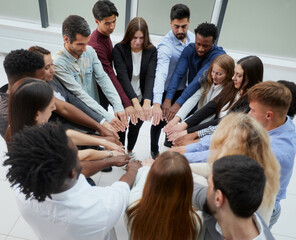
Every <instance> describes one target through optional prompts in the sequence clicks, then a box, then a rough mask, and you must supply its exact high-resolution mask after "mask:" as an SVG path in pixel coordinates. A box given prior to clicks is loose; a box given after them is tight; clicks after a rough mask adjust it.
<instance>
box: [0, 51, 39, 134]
mask: <svg viewBox="0 0 296 240" xmlns="http://www.w3.org/2000/svg"><path fill="white" fill-rule="evenodd" d="M3 66H4V70H5V73H6V75H7V78H8V84H6V85H4V86H3V87H1V89H0V134H1V136H2V137H3V138H4V137H5V132H6V129H7V126H8V98H9V92H10V89H11V88H12V86H13V84H14V83H15V82H16V81H18V80H20V79H21V78H24V77H34V78H38V79H43V78H44V76H45V69H44V61H43V59H42V58H41V57H40V56H38V55H37V54H35V53H32V52H29V51H27V50H24V49H19V50H14V51H11V52H10V53H9V54H8V55H7V56H6V57H5V59H4V62H3Z"/></svg>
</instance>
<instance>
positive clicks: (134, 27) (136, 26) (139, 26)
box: [120, 17, 153, 50]
mask: <svg viewBox="0 0 296 240" xmlns="http://www.w3.org/2000/svg"><path fill="white" fill-rule="evenodd" d="M137 31H141V32H142V33H143V36H144V42H143V49H144V50H147V49H148V48H150V47H152V46H153V45H152V43H151V41H150V37H149V30H148V25H147V23H146V21H145V19H144V18H141V17H135V18H133V19H132V20H131V21H130V22H129V24H128V26H127V28H126V31H125V34H124V37H123V39H122V41H121V42H120V43H121V44H129V45H130V43H131V41H132V40H133V37H134V36H135V34H136V32H137Z"/></svg>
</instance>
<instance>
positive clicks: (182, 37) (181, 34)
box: [176, 33, 186, 40]
mask: <svg viewBox="0 0 296 240" xmlns="http://www.w3.org/2000/svg"><path fill="white" fill-rule="evenodd" d="M185 37H186V34H185V33H177V34H176V38H177V39H178V40H183V39H184V38H185Z"/></svg>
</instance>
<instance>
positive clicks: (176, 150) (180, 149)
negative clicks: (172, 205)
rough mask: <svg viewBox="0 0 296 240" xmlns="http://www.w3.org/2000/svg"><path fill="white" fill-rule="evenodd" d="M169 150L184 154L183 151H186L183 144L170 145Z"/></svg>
mask: <svg viewBox="0 0 296 240" xmlns="http://www.w3.org/2000/svg"><path fill="white" fill-rule="evenodd" d="M169 151H171V152H178V153H181V154H184V153H186V147H185V146H181V147H172V148H171V149H170V150H169Z"/></svg>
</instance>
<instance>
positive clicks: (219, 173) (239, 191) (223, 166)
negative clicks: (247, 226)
mask: <svg viewBox="0 0 296 240" xmlns="http://www.w3.org/2000/svg"><path fill="white" fill-rule="evenodd" d="M265 181H266V178H265V175H264V170H263V168H262V167H261V166H260V165H259V163H257V162H256V161H255V160H253V159H252V158H250V157H248V156H245V155H232V156H226V157H222V158H220V159H218V160H217V161H215V162H214V164H213V184H214V189H215V190H220V191H221V192H222V193H223V194H224V195H225V196H226V198H227V200H228V202H229V205H230V208H231V210H232V212H233V213H234V214H235V215H236V216H238V217H242V218H248V217H251V216H252V215H253V213H254V212H255V211H256V210H257V209H258V208H259V206H260V204H261V202H262V198H263V193H264V187H265Z"/></svg>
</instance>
